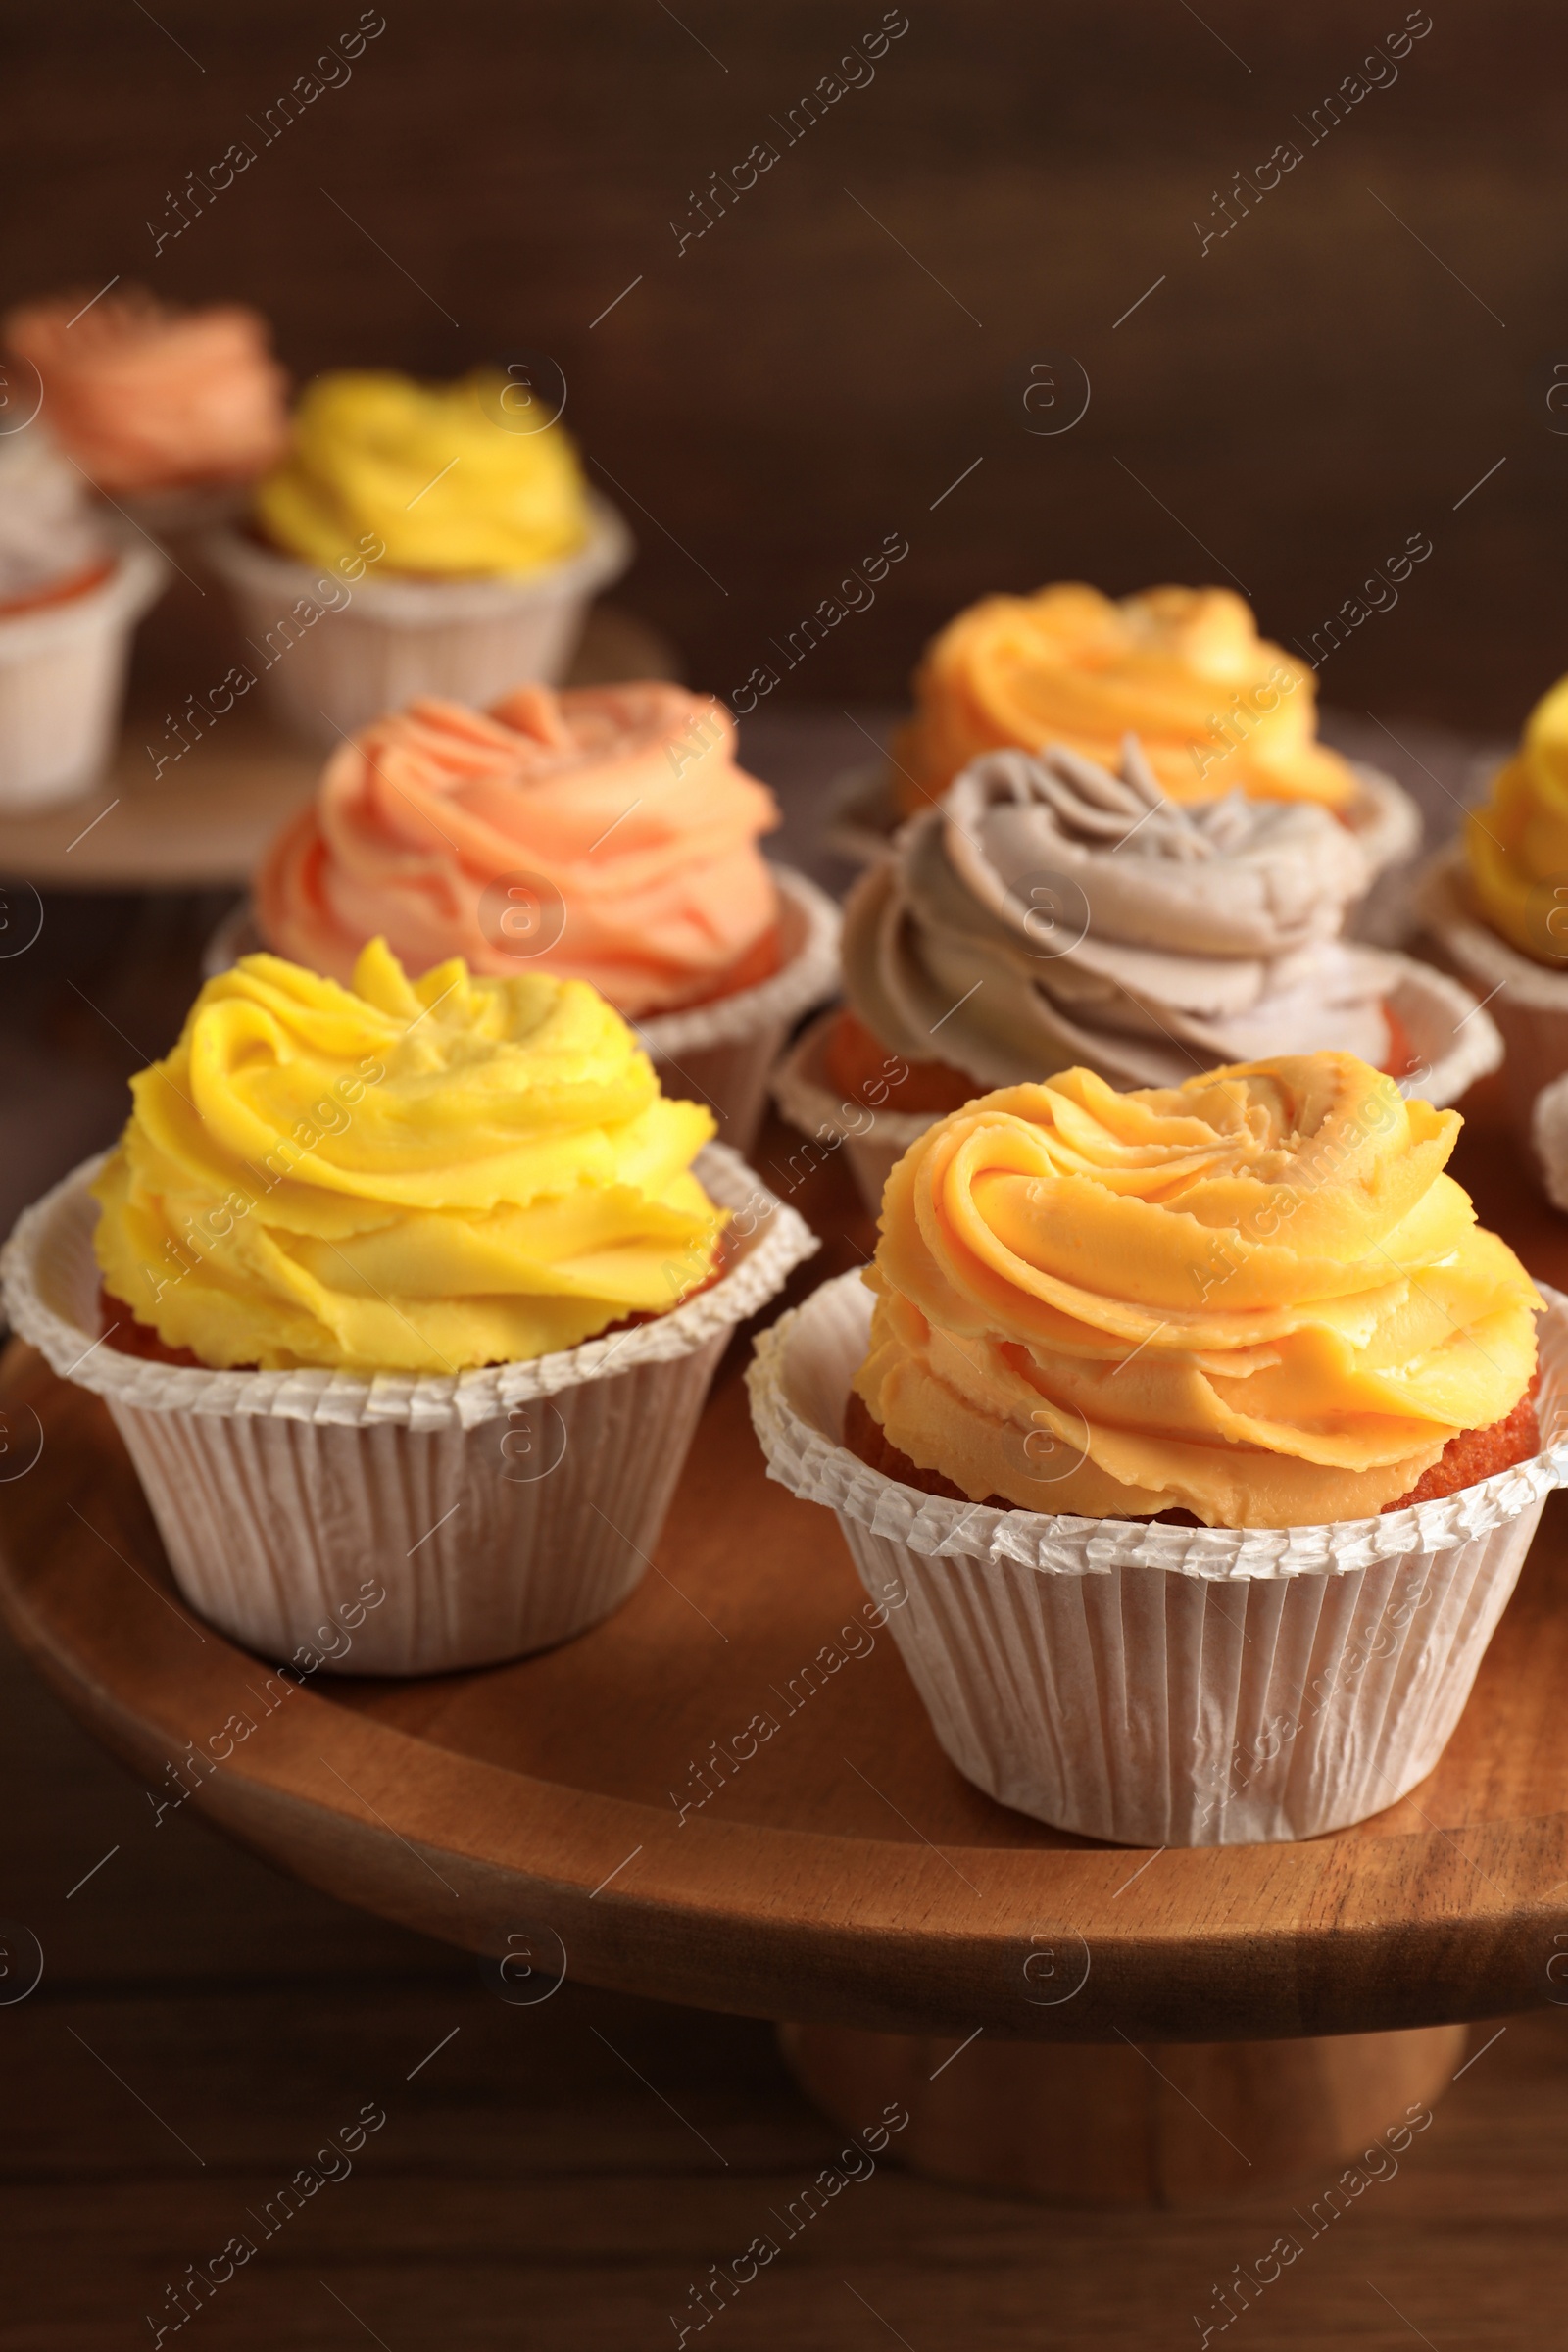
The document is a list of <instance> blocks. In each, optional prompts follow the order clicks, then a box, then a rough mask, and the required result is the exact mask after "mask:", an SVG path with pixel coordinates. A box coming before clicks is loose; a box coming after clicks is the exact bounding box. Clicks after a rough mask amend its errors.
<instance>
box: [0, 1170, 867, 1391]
mask: <svg viewBox="0 0 1568 2352" xmlns="http://www.w3.org/2000/svg"><path fill="white" fill-rule="evenodd" d="M102 1164H103V1154H99V1155H98V1156H97V1157H95V1158H93V1159H90V1160H87V1161H84V1162H83V1164H82V1165H81V1166H80V1167H78V1168H76V1169H74V1170H73V1172H72V1174H71V1175H69V1176H67V1177H65V1178H63V1180H62V1181H61V1182H60V1183H59V1184H57V1185H56V1186H55V1187H54V1189H53V1191H52V1192H49V1193H47V1194H45V1196H44V1198H43V1199H42V1200H41V1201H37V1202H36V1203H35V1204H34V1206H33V1207H31V1208H29V1209H27V1210H25V1212H24V1214H23V1215H22V1216H21V1217H20V1218H19V1219H18V1222H17V1226H16V1230H15V1231H14V1233H13V1234H12V1236H11V1239H10V1241H9V1242H8V1243H7V1244H6V1247H5V1250H4V1252H3V1253H0V1285H3V1295H4V1301H5V1307H6V1312H7V1315H8V1316H9V1318H10V1321H11V1325H12V1328H13V1329H14V1330H15V1331H17V1332H19V1333H20V1334H21V1335H22V1337H23V1338H24V1339H25V1340H29V1341H30V1342H31V1343H32V1345H33V1346H34V1347H35V1348H38V1350H39V1352H40V1353H41V1354H42V1355H43V1356H44V1358H45V1360H46V1361H47V1363H48V1364H49V1366H50V1368H51V1370H53V1371H55V1372H57V1373H59V1374H60V1376H61V1377H62V1379H69V1380H73V1381H74V1382H76V1384H77V1385H78V1386H79V1387H82V1388H86V1389H91V1390H92V1391H93V1392H94V1393H95V1394H96V1395H98V1396H100V1397H105V1398H106V1399H107V1400H108V1401H109V1402H110V1403H111V1404H121V1405H125V1406H128V1407H130V1408H132V1409H134V1410H136V1411H141V1412H165V1413H202V1414H220V1415H224V1416H236V1415H261V1416H264V1417H268V1418H271V1419H281V1420H289V1421H312V1422H320V1423H331V1424H335V1425H337V1426H340V1427H354V1426H361V1427H368V1428H379V1427H386V1426H388V1425H403V1426H406V1427H409V1428H412V1429H416V1430H420V1431H432V1430H440V1429H449V1428H450V1429H473V1428H476V1427H477V1426H478V1425H479V1424H480V1423H481V1422H485V1421H494V1420H497V1419H501V1418H504V1417H505V1415H506V1414H507V1413H508V1412H510V1411H511V1409H512V1407H513V1406H514V1405H517V1404H523V1403H526V1402H527V1401H528V1400H529V1399H530V1398H533V1397H551V1396H557V1395H559V1394H560V1393H561V1391H562V1390H564V1389H571V1388H577V1387H579V1386H581V1385H582V1384H584V1383H585V1382H588V1381H595V1380H600V1379H603V1378H605V1377H606V1376H607V1375H613V1374H616V1373H621V1372H630V1371H633V1370H634V1369H636V1368H637V1367H638V1366H640V1365H643V1364H650V1363H668V1362H671V1361H673V1360H675V1359H677V1358H679V1357H681V1356H685V1355H690V1354H692V1353H693V1352H694V1351H695V1350H696V1349H697V1348H701V1347H703V1346H704V1345H705V1344H706V1343H707V1342H708V1341H710V1340H711V1339H713V1338H714V1337H716V1336H718V1335H719V1334H721V1333H724V1332H727V1331H729V1330H730V1329H732V1328H733V1327H734V1325H736V1324H737V1323H743V1322H745V1320H746V1319H747V1317H748V1316H749V1315H754V1314H756V1312H757V1311H758V1309H759V1308H760V1307H761V1306H764V1305H765V1304H766V1302H767V1301H768V1299H771V1298H773V1297H775V1296H776V1294H777V1293H778V1292H779V1291H780V1290H781V1289H782V1287H783V1285H784V1283H785V1281H786V1279H787V1278H788V1276H789V1274H790V1272H791V1271H792V1269H793V1268H794V1267H796V1266H797V1265H799V1264H800V1263H801V1261H802V1260H803V1259H804V1258H807V1257H809V1256H811V1255H812V1254H813V1253H814V1252H815V1250H817V1249H818V1248H819V1247H820V1244H819V1243H818V1241H817V1239H816V1236H815V1235H814V1234H813V1233H812V1232H811V1230H810V1228H809V1225H807V1223H806V1222H805V1220H804V1218H802V1217H800V1216H799V1215H797V1213H796V1211H795V1210H794V1209H792V1208H789V1207H787V1206H786V1205H785V1203H784V1202H783V1201H779V1200H777V1199H776V1198H775V1196H774V1195H773V1194H772V1193H770V1192H769V1191H768V1190H767V1187H766V1186H765V1185H764V1184H763V1183H762V1182H761V1181H760V1178H759V1177H757V1176H756V1175H754V1173H753V1172H752V1170H751V1169H750V1168H749V1167H748V1166H747V1165H746V1162H745V1161H744V1160H743V1159H742V1158H741V1157H740V1155H739V1153H738V1152H732V1151H730V1150H729V1149H728V1148H727V1147H726V1146H725V1145H723V1144H709V1145H706V1146H705V1147H704V1149H703V1151H702V1152H699V1154H698V1156H697V1159H696V1162H695V1173H696V1175H697V1177H698V1179H699V1181H700V1182H701V1183H702V1185H703V1186H704V1189H705V1190H706V1191H707V1192H708V1194H709V1195H710V1197H711V1199H712V1200H713V1201H716V1202H717V1203H718V1205H719V1206H720V1207H721V1208H729V1209H733V1210H744V1211H748V1212H749V1213H750V1214H751V1215H752V1217H753V1218H754V1219H755V1223H754V1224H753V1226H752V1231H751V1235H750V1236H748V1237H745V1238H748V1239H750V1240H751V1247H750V1248H749V1249H748V1250H746V1254H745V1255H744V1256H743V1257H742V1258H741V1259H740V1261H739V1263H738V1264H736V1265H735V1266H734V1267H732V1269H731V1270H730V1271H729V1272H728V1273H727V1274H725V1275H724V1276H723V1277H722V1278H721V1279H720V1280H719V1281H718V1282H716V1283H714V1284H713V1285H712V1287H711V1289H709V1290H705V1291H701V1292H699V1293H698V1294H697V1295H696V1297H694V1298H691V1299H687V1300H685V1302H684V1303H683V1304H682V1305H680V1306H677V1307H674V1308H672V1309H671V1310H670V1312H669V1313H668V1314H664V1315H661V1316H659V1317H657V1318H656V1319H655V1320H654V1321H653V1322H650V1323H642V1324H636V1325H634V1326H633V1327H632V1328H631V1329H630V1330H629V1331H621V1332H615V1333H613V1334H610V1335H609V1336H607V1337H606V1338H604V1339H598V1340H588V1341H585V1342H584V1343H583V1344H582V1345H581V1346H580V1347H577V1348H564V1349H562V1350H560V1351H559V1352H557V1353H555V1354H553V1355H543V1356H538V1357H535V1358H534V1359H533V1360H532V1361H531V1362H526V1363H513V1364H500V1365H493V1366H490V1367H488V1368H487V1369H485V1370H482V1371H473V1372H462V1373H458V1374H456V1375H453V1374H445V1373H443V1374H432V1373H381V1374H378V1375H377V1376H376V1377H375V1378H374V1379H371V1380H367V1379H363V1378H361V1377H359V1376H358V1375H356V1374H354V1373H351V1372H329V1371H317V1370H305V1371H289V1372H209V1371H205V1370H200V1369H196V1368H193V1367H189V1366H183V1365H174V1364H160V1363H149V1362H145V1361H143V1360H142V1359H141V1358H139V1357H136V1356H129V1355H121V1354H119V1353H117V1351H116V1350H115V1349H114V1348H109V1347H105V1346H103V1345H101V1344H100V1342H99V1340H98V1338H97V1337H96V1335H95V1333H94V1331H93V1330H91V1329H89V1328H87V1326H88V1325H89V1324H91V1323H94V1322H95V1320H96V1312H95V1300H96V1297H97V1291H98V1268H97V1263H96V1260H95V1259H94V1257H93V1253H92V1236H93V1231H94V1227H95V1225H96V1223H97V1217H98V1205H97V1202H96V1201H93V1199H92V1198H91V1196H90V1194H89V1193H88V1191H87V1186H88V1184H89V1183H90V1182H91V1180H92V1178H93V1176H94V1175H95V1174H96V1173H97V1171H98V1169H99V1168H100V1167H101V1166H102Z"/></svg>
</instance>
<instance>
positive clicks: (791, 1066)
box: [773, 1008, 985, 1217]
mask: <svg viewBox="0 0 1568 2352" xmlns="http://www.w3.org/2000/svg"><path fill="white" fill-rule="evenodd" d="M838 1017H839V1016H838V1012H837V1009H836V1008H835V1009H834V1010H832V1011H830V1012H824V1013H823V1014H822V1016H821V1018H820V1019H819V1020H814V1021H812V1022H811V1023H810V1025H809V1028H806V1029H803V1030H802V1032H801V1034H800V1036H799V1037H798V1038H797V1039H796V1041H795V1043H794V1045H793V1046H792V1047H791V1048H790V1050H789V1052H788V1053H787V1054H785V1056H784V1058H783V1060H782V1061H781V1062H780V1063H779V1064H778V1066H777V1068H776V1069H775V1070H774V1072H773V1100H774V1102H775V1103H777V1104H778V1107H779V1110H780V1112H781V1113H782V1115H783V1116H784V1117H785V1118H786V1119H788V1121H789V1122H790V1125H791V1126H792V1127H798V1128H799V1129H800V1130H801V1133H802V1134H803V1135H804V1136H806V1137H807V1138H808V1139H809V1147H810V1149H811V1150H812V1151H813V1152H815V1153H817V1154H819V1155H820V1156H822V1157H826V1156H827V1155H828V1154H829V1153H831V1152H839V1151H842V1152H843V1153H844V1156H845V1158H846V1159H847V1160H848V1162H849V1165H850V1169H851V1171H852V1173H853V1175H854V1177H855V1181H856V1183H857V1185H858V1187H859V1191H860V1198H861V1200H862V1201H864V1202H865V1205H866V1207H867V1208H868V1209H869V1210H870V1212H871V1214H872V1216H873V1217H874V1216H875V1215H876V1214H877V1213H878V1211H879V1210H880V1208H881V1206H882V1188H883V1186H884V1185H885V1184H886V1183H887V1180H888V1178H889V1176H890V1175H891V1174H892V1172H893V1168H894V1166H895V1164H896V1163H897V1162H898V1161H899V1160H901V1159H902V1158H903V1157H904V1154H905V1153H906V1152H907V1150H908V1149H909V1146H910V1145H911V1144H912V1143H914V1142H915V1141H916V1139H917V1138H918V1137H920V1136H922V1135H924V1133H925V1131H926V1129H927V1128H928V1127H934V1126H935V1125H936V1123H937V1121H938V1119H939V1118H940V1117H941V1116H942V1113H941V1112H940V1111H938V1110H887V1109H882V1110H875V1109H872V1108H871V1107H870V1106H869V1105H868V1104H864V1103H848V1102H846V1101H845V1099H844V1096H843V1094H842V1092H841V1091H840V1089H839V1088H837V1087H835V1086H834V1085H833V1083H832V1081H831V1080H830V1079H829V1077H828V1074H827V1060H826V1048H827V1041H828V1037H829V1034H830V1033H831V1031H832V1028H833V1024H834V1022H835V1021H836V1020H837V1019H838ZM975 1091H976V1092H977V1093H983V1092H984V1091H985V1090H984V1088H981V1087H977V1088H976V1090H975Z"/></svg>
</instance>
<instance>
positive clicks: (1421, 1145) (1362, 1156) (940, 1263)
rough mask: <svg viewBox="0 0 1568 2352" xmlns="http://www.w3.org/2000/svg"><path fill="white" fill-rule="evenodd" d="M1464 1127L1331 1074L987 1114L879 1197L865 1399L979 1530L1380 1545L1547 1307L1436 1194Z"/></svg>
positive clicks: (1455, 1197) (1389, 1092)
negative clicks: (992, 1518) (1195, 1526)
mask: <svg viewBox="0 0 1568 2352" xmlns="http://www.w3.org/2000/svg"><path fill="white" fill-rule="evenodd" d="M1460 1124H1461V1122H1460V1119H1459V1117H1458V1114H1457V1113H1456V1112H1454V1111H1451V1110H1446V1111H1435V1110H1433V1109H1432V1108H1431V1106H1430V1105H1429V1104H1427V1103H1422V1102H1419V1101H1414V1102H1409V1103H1407V1102H1405V1101H1404V1100H1403V1099H1402V1097H1401V1096H1400V1094H1399V1092H1398V1089H1397V1087H1396V1086H1395V1084H1394V1083H1393V1081H1392V1080H1391V1079H1388V1078H1384V1077H1381V1076H1380V1075H1379V1074H1378V1073H1377V1071H1375V1070H1371V1069H1368V1068H1367V1066H1366V1065H1365V1063H1364V1062H1360V1061H1357V1060H1356V1059H1355V1057H1354V1056H1353V1055H1352V1054H1311V1055H1303V1056H1282V1057H1280V1058H1278V1059H1275V1060H1272V1061H1263V1062H1253V1063H1251V1064H1250V1065H1248V1066H1245V1067H1241V1068H1236V1069H1229V1070H1216V1071H1214V1072H1212V1073H1210V1074H1209V1075H1207V1076H1205V1077H1201V1078H1194V1079H1190V1080H1189V1081H1188V1082H1187V1084H1186V1085H1185V1086H1182V1087H1179V1088H1174V1089H1156V1088H1150V1089H1146V1090H1142V1091H1140V1092H1138V1093H1134V1094H1117V1093H1115V1092H1114V1091H1113V1090H1112V1089H1111V1088H1110V1087H1108V1086H1106V1085H1105V1083H1104V1082H1103V1079H1100V1078H1097V1077H1095V1076H1094V1075H1093V1073H1092V1072H1090V1071H1088V1070H1068V1071H1066V1072H1064V1073H1063V1074H1062V1075H1061V1076H1059V1077H1056V1078H1053V1079H1052V1080H1051V1081H1050V1082H1049V1083H1048V1084H1046V1085H1041V1086H1018V1087H1011V1088H1008V1089H1006V1090H1005V1091H1004V1092H1002V1093H1000V1094H995V1095H990V1096H987V1097H986V1098H984V1099H983V1100H982V1101H980V1102H977V1103H970V1104H968V1105H967V1107H966V1108H964V1109H963V1110H960V1111H955V1112H954V1113H953V1114H952V1115H951V1116H950V1117H948V1118H946V1119H944V1120H943V1121H942V1122H941V1124H940V1125H938V1126H936V1127H933V1128H931V1129H930V1130H929V1131H928V1132H927V1133H926V1134H925V1135H923V1136H922V1137H921V1138H920V1139H919V1141H918V1142H917V1143H916V1144H914V1145H913V1146H912V1147H911V1149H910V1150H909V1151H908V1152H906V1154H905V1156H904V1158H903V1159H902V1160H900V1161H899V1163H898V1165H897V1166H896V1167H895V1168H894V1170H893V1173H892V1174H891V1176H890V1177H889V1178H888V1183H887V1190H886V1193H885V1195H884V1198H883V1204H882V1221H881V1238H880V1241H879V1243H878V1246H877V1253H876V1263H875V1268H874V1271H873V1272H872V1273H870V1274H868V1275H867V1277H866V1279H867V1280H868V1281H869V1282H870V1284H871V1287H872V1289H873V1290H874V1291H875V1292H876V1293H877V1295H878V1296H877V1304H876V1310H875V1313H874V1316H873V1319H872V1330H871V1346H870V1352H869V1354H868V1355H867V1358H866V1361H865V1363H864V1364H863V1366H862V1367H861V1369H860V1371H859V1372H858V1374H857V1376H856V1382H855V1386H856V1389H857V1390H858V1393H859V1394H860V1395H861V1396H862V1397H864V1399H865V1401H866V1404H867V1405H868V1407H869V1408H870V1410H871V1412H872V1414H873V1415H874V1417H875V1418H876V1420H877V1421H878V1422H880V1423H881V1425H882V1427H883V1429H884V1430H885V1431H886V1433H887V1436H888V1437H889V1438H890V1439H891V1441H892V1442H893V1444H894V1445H895V1446H899V1447H900V1448H902V1450H903V1451H904V1452H905V1453H907V1455H908V1456H909V1457H910V1458H911V1460H913V1461H914V1462H915V1463H916V1464H918V1465H919V1467H920V1468H922V1469H934V1470H940V1471H942V1472H943V1473H944V1475H945V1476H947V1477H948V1478H950V1479H953V1480H954V1481H956V1484H957V1485H958V1486H959V1487H961V1488H962V1490H963V1492H964V1493H965V1494H966V1495H969V1496H970V1497H971V1498H972V1499H973V1500H975V1501H980V1500H983V1499H984V1498H985V1497H986V1496H987V1495H993V1494H996V1495H1005V1496H1006V1498H1007V1499H1008V1500H1009V1501H1011V1502H1013V1503H1015V1504H1020V1505H1022V1506H1024V1507H1025V1508H1028V1509H1031V1510H1039V1511H1066V1512H1079V1513H1082V1514H1084V1515H1086V1516H1088V1517H1091V1518H1103V1517H1110V1516H1125V1517H1138V1516H1141V1515H1143V1514H1146V1513H1153V1512H1158V1511H1162V1510H1166V1509H1171V1508H1176V1507H1181V1508H1185V1509H1187V1510H1190V1511H1192V1512H1194V1513H1196V1515H1197V1516H1198V1517H1199V1518H1200V1519H1201V1520H1203V1521H1204V1522H1206V1523H1207V1524H1208V1525H1209V1526H1217V1527H1292V1526H1299V1525H1311V1524H1316V1523H1318V1522H1321V1521H1326V1520H1336V1519H1354V1518H1360V1517H1365V1516H1371V1515H1372V1514H1374V1513H1376V1512H1378V1511H1380V1510H1381V1509H1382V1508H1383V1506H1384V1504H1385V1503H1388V1502H1392V1501H1395V1500H1397V1498H1398V1497H1399V1496H1400V1495H1405V1494H1407V1493H1408V1492H1409V1490H1410V1488H1411V1487H1412V1486H1413V1485H1414V1484H1415V1483H1416V1481H1417V1479H1419V1477H1420V1476H1421V1473H1422V1472H1423V1471H1424V1470H1426V1469H1428V1468H1429V1467H1430V1466H1431V1465H1432V1463H1434V1462H1435V1461H1436V1460H1437V1459H1438V1457H1439V1455H1440V1454H1441V1453H1442V1451H1443V1448H1444V1446H1446V1444H1447V1442H1448V1440H1449V1439H1450V1438H1452V1437H1454V1436H1455V1435H1456V1434H1457V1433H1458V1432H1459V1431H1461V1430H1467V1429H1477V1428H1485V1427H1489V1426H1490V1425H1491V1424H1492V1423H1493V1422H1494V1421H1496V1420H1500V1419H1501V1418H1502V1417H1503V1416H1504V1415H1506V1414H1507V1413H1508V1412H1509V1411H1510V1410H1511V1409H1512V1407H1513V1406H1514V1405H1515V1404H1516V1403H1517V1402H1518V1401H1519V1399H1520V1397H1522V1396H1523V1395H1524V1393H1525V1391H1526V1389H1527V1388H1528V1386H1529V1384H1530V1380H1531V1377H1532V1375H1533V1372H1534V1369H1535V1360H1536V1342H1535V1322H1534V1318H1535V1314H1536V1312H1537V1311H1538V1310H1539V1309H1540V1307H1541V1303H1542V1302H1541V1300H1540V1299H1539V1298H1538V1297H1537V1295H1536V1291H1535V1288H1534V1286H1533V1285H1532V1283H1531V1281H1530V1278H1529V1276H1528V1275H1527V1274H1526V1272H1525V1270H1524V1268H1523V1267H1522V1266H1521V1265H1520V1263H1519V1261H1518V1259H1517V1258H1516V1257H1515V1256H1514V1254H1513V1251H1512V1250H1509V1249H1508V1248H1507V1246H1506V1244H1505V1243H1503V1242H1501V1241H1500V1240H1498V1238H1497V1236H1496V1235H1495V1234H1491V1233H1486V1232H1484V1231H1482V1230H1481V1229H1480V1227H1478V1226H1477V1224H1476V1221H1475V1211H1474V1209H1473V1208H1472V1206H1471V1204H1470V1201H1469V1198H1468V1196H1467V1195H1466V1194H1465V1193H1464V1192H1463V1190H1462V1189H1461V1188H1460V1187H1459V1186H1458V1185H1457V1184H1455V1183H1454V1181H1453V1179H1452V1178H1451V1177H1449V1176H1447V1175H1446V1174H1445V1173H1444V1166H1445V1162H1446V1160H1447V1158H1448V1155H1449V1153H1450V1152H1451V1151H1452V1149H1453V1144H1454V1140H1455V1138H1456V1136H1457V1135H1458V1132H1459V1127H1460Z"/></svg>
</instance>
